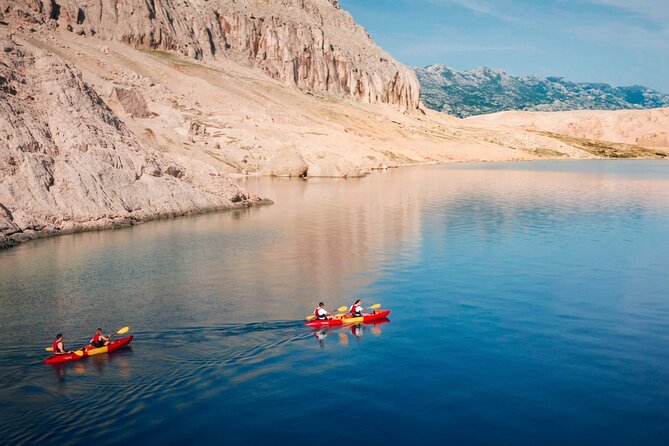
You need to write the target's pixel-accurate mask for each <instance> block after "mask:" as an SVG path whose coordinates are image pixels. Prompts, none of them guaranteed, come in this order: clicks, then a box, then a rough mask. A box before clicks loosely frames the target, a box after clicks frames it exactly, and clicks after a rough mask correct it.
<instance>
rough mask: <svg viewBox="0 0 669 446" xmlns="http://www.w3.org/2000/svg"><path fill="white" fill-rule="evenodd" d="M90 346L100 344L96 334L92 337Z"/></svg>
mask: <svg viewBox="0 0 669 446" xmlns="http://www.w3.org/2000/svg"><path fill="white" fill-rule="evenodd" d="M91 343H92V344H99V343H100V335H99V334H97V332H96V333H95V334H94V335H93V340H92V341H91Z"/></svg>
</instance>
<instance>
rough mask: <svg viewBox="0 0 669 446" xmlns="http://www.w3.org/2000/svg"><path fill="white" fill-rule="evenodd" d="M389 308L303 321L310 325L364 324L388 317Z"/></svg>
mask: <svg viewBox="0 0 669 446" xmlns="http://www.w3.org/2000/svg"><path fill="white" fill-rule="evenodd" d="M389 314H390V310H377V311H376V312H374V313H372V314H368V315H366V316H362V317H353V316H351V315H350V314H347V315H345V316H342V317H336V318H334V319H326V320H324V321H319V320H317V319H313V320H310V321H307V322H305V323H304V325H308V326H310V327H335V326H337V325H350V324H360V323H362V324H366V323H368V322H374V321H378V320H380V319H384V318H386V317H388V315H389Z"/></svg>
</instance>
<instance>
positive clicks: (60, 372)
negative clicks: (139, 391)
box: [46, 346, 133, 383]
mask: <svg viewBox="0 0 669 446" xmlns="http://www.w3.org/2000/svg"><path fill="white" fill-rule="evenodd" d="M132 355H133V351H132V347H130V346H127V347H125V348H123V349H121V350H116V351H114V352H111V353H106V354H101V355H95V356H90V357H86V358H83V359H79V360H76V361H72V362H65V363H60V364H49V365H47V366H46V367H50V368H51V369H52V370H53V372H54V374H55V376H56V378H57V380H58V382H60V383H64V382H65V381H66V378H67V376H68V374H69V375H71V376H78V377H80V376H84V375H88V376H96V377H98V378H100V377H102V376H103V375H104V372H105V369H106V368H107V367H109V366H113V367H114V374H118V375H120V376H122V377H124V378H129V377H130V376H131V375H132V367H131V361H130V359H131V358H132Z"/></svg>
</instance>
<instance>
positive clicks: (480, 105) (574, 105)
mask: <svg viewBox="0 0 669 446" xmlns="http://www.w3.org/2000/svg"><path fill="white" fill-rule="evenodd" d="M415 71H416V75H417V76H418V79H419V81H420V84H421V100H422V101H423V103H424V104H425V106H426V107H428V108H431V109H433V110H437V111H442V112H445V113H448V114H450V115H453V116H458V117H461V118H465V117H468V116H475V115H482V114H487V113H496V112H500V111H508V110H523V111H570V110H624V109H650V108H657V107H667V106H669V95H666V94H662V93H659V92H657V91H655V90H651V89H649V88H645V87H640V86H631V87H612V86H611V85H608V84H604V83H575V82H570V81H568V80H565V79H564V78H559V77H547V78H545V77H538V76H511V75H510V74H508V73H506V72H504V71H501V70H492V69H490V68H477V69H475V70H471V71H456V70H453V69H451V68H448V67H446V66H444V65H430V66H428V67H425V68H415Z"/></svg>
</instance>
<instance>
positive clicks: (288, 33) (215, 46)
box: [0, 0, 656, 246]
mask: <svg viewBox="0 0 669 446" xmlns="http://www.w3.org/2000/svg"><path fill="white" fill-rule="evenodd" d="M53 5H56V3H52V2H41V1H38V0H36V1H30V2H28V1H12V2H8V1H6V0H0V48H2V51H1V52H0V114H1V116H2V120H1V121H0V246H7V245H11V244H15V243H18V242H21V241H24V240H29V239H31V238H35V237H41V236H46V235H52V234H60V233H67V232H74V231H82V230H90V229H101V228H108V227H115V226H118V225H128V224H135V223H139V222H142V221H146V220H149V219H152V218H160V217H164V216H174V215H182V214H188V213H195V212H206V211H211V210H219V209H229V208H234V207H240V206H249V205H253V204H260V203H262V202H263V201H262V200H261V199H260V198H257V197H252V196H249V194H247V193H245V192H244V191H243V190H241V189H240V188H239V187H238V186H237V184H236V183H235V181H234V180H235V179H236V178H238V177H241V176H244V175H274V176H302V177H306V178H310V177H339V178H353V177H360V176H363V175H366V174H368V173H369V172H370V171H371V170H372V169H385V168H388V167H399V166H404V165H411V164H429V163H439V162H453V161H503V160H534V159H540V158H565V159H566V158H576V159H579V158H593V157H598V156H608V155H606V153H605V154H604V155H598V154H593V153H592V152H591V151H589V150H587V147H585V148H584V147H583V146H582V145H580V144H576V143H571V142H569V141H565V140H564V139H563V138H559V137H555V136H554V135H549V134H540V133H537V132H536V131H533V130H526V129H522V128H517V127H515V126H499V125H497V124H494V123H493V124H489V123H477V122H468V121H466V120H461V119H458V118H454V117H451V116H448V115H445V114H443V113H438V112H435V111H432V110H424V109H422V108H421V107H420V106H419V105H418V88H417V83H416V80H415V77H414V76H413V74H412V72H411V71H410V70H408V69H407V68H405V67H403V66H402V65H400V64H399V63H397V62H396V61H394V59H392V58H391V57H390V56H388V55H387V54H386V53H385V52H383V50H381V49H380V48H378V47H377V46H376V45H375V44H374V42H373V41H372V40H371V38H369V36H368V35H367V33H366V32H364V30H363V29H362V28H360V27H359V26H358V25H356V24H355V22H353V20H352V19H351V18H350V16H349V15H348V14H347V13H345V12H344V11H341V10H340V9H339V7H338V3H337V2H336V1H330V0H301V1H297V0H282V1H280V2H266V1H258V2H251V1H242V0H237V1H232V0H230V1H223V0H218V1H215V0H210V1H208V2H205V1H191V2H180V3H178V4H176V3H173V2H170V1H155V2H140V1H135V0H127V1H125V2H120V3H119V2H116V1H111V0H110V1H107V0H93V1H90V2H86V3H85V4H82V5H80V6H77V4H75V3H74V2H69V1H63V2H60V3H58V4H57V5H59V8H54V6H53ZM133 8H134V9H133ZM212 17H213V18H214V19H215V20H216V21H215V23H214V22H211V20H212ZM217 23H218V25H216V24H217ZM205 25H206V26H205ZM215 25H216V26H219V25H220V29H219V28H217V27H216V26H215ZM207 29H209V31H210V32H211V34H210V32H208V31H207ZM203 33H204V34H203ZM217 33H218V34H217ZM202 36H205V37H206V39H205V40H204V41H203V40H202ZM210 37H211V38H210ZM244 42H245V43H244ZM279 66H281V67H283V68H289V67H293V68H291V69H290V70H288V71H285V70H284V71H281V70H275V69H274V68H276V67H279ZM273 67H274V68H273ZM282 73H283V74H282ZM286 73H290V74H291V75H290V76H287V77H286V75H285V74H286ZM416 107H418V108H416ZM625 150H627V152H626V153H637V152H636V150H637V149H636V148H627V149H625ZM653 153H654V152H652V153H646V152H643V153H641V155H642V156H644V157H646V156H656V155H653Z"/></svg>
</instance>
